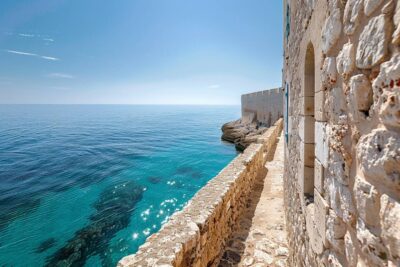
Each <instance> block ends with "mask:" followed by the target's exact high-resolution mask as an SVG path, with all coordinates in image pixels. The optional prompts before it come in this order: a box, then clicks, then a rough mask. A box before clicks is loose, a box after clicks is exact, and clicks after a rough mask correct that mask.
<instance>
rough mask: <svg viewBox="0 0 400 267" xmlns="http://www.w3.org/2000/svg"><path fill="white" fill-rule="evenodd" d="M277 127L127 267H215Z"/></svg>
mask: <svg viewBox="0 0 400 267" xmlns="http://www.w3.org/2000/svg"><path fill="white" fill-rule="evenodd" d="M282 124H283V122H282V119H280V120H279V121H277V122H276V123H275V124H274V125H273V126H272V127H271V128H270V129H268V131H267V132H265V133H264V134H263V135H262V137H260V138H259V140H257V143H254V144H251V145H250V146H249V147H248V148H247V149H246V150H245V151H244V152H243V153H242V154H240V155H238V156H237V157H236V158H235V159H234V160H232V161H231V162H230V163H229V164H228V165H227V166H226V167H225V168H224V169H223V170H222V171H221V172H220V173H219V174H218V175H217V176H216V177H214V178H213V179H212V180H210V181H209V182H208V183H207V185H205V186H204V187H203V188H202V189H201V190H200V191H199V192H198V193H197V194H196V195H195V196H194V197H193V198H192V199H191V200H190V201H189V202H188V204H187V205H186V206H185V207H184V209H183V210H182V211H179V212H176V213H175V214H174V215H173V216H171V218H170V219H169V221H168V222H167V223H166V224H164V225H163V227H162V228H161V229H160V231H159V232H157V233H155V234H153V235H151V236H150V237H149V238H148V239H147V240H146V243H145V244H143V245H142V246H141V247H140V248H139V250H138V252H137V253H136V254H134V255H130V256H127V257H124V258H123V259H122V260H121V261H120V262H119V263H118V266H119V267H128V266H137V267H140V266H142V267H145V266H153V267H154V266H164V267H167V266H175V267H179V266H182V267H183V266H216V265H218V263H219V260H220V257H221V253H222V252H223V251H224V248H225V244H226V241H227V240H228V238H229V237H230V235H231V234H232V233H233V232H234V230H235V229H236V227H237V226H238V221H239V217H240V216H241V214H242V212H243V211H244V209H245V207H246V205H247V201H248V199H249V196H250V194H251V192H252V189H253V188H254V185H255V184H256V181H257V179H262V178H263V177H264V176H265V173H266V169H265V162H266V160H267V158H268V157H270V156H271V153H272V150H273V149H272V148H273V147H274V145H275V144H276V142H277V138H278V136H279V134H280V132H281V130H282Z"/></svg>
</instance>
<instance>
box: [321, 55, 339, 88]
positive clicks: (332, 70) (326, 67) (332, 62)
mask: <svg viewBox="0 0 400 267" xmlns="http://www.w3.org/2000/svg"><path fill="white" fill-rule="evenodd" d="M336 80H337V70H336V58H335V57H327V58H325V60H324V64H323V66H322V76H321V81H322V84H323V85H324V86H325V87H326V88H329V87H331V86H332V85H334V84H335V83H336Z"/></svg>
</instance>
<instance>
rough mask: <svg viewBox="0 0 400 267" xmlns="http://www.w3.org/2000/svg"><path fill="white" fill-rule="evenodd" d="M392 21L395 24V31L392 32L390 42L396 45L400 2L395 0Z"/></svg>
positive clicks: (399, 20)
mask: <svg viewBox="0 0 400 267" xmlns="http://www.w3.org/2000/svg"><path fill="white" fill-rule="evenodd" d="M393 22H394V26H395V31H394V33H393V40H392V43H393V44H396V45H400V4H399V2H397V4H396V11H395V14H394V17H393Z"/></svg>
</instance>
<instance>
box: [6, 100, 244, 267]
mask: <svg viewBox="0 0 400 267" xmlns="http://www.w3.org/2000/svg"><path fill="white" fill-rule="evenodd" d="M239 113H240V107H233V106H231V107H217V106H209V107H206V106H83V105H82V106H80V105H71V106H67V105H66V106H64V105H60V106H58V105H49V106H47V105H4V106H1V105H0V266H44V265H48V266H54V265H57V264H60V263H68V264H69V265H75V266H82V265H85V266H99V265H103V266H113V265H115V264H116V263H117V261H118V260H119V259H120V258H121V257H123V256H125V255H128V254H130V253H134V252H135V251H136V250H137V248H138V246H140V245H141V244H142V243H143V242H144V241H145V239H146V237H147V236H148V235H150V234H152V233H153V232H156V231H157V230H158V229H159V228H160V226H161V225H162V224H163V223H164V222H165V221H166V220H167V219H168V217H169V216H171V214H173V213H174V212H175V211H176V210H179V209H181V208H182V207H183V206H184V205H185V203H186V202H187V201H188V200H189V199H190V198H191V197H192V196H193V195H194V194H195V193H196V192H197V191H198V190H199V189H200V188H201V187H202V186H204V185H205V184H206V183H207V181H208V180H210V179H211V178H212V177H213V176H215V175H216V174H217V173H218V172H219V171H220V170H221V169H222V168H223V167H224V166H225V165H226V164H227V163H228V162H229V161H230V160H232V159H233V158H234V157H235V156H236V152H235V149H234V147H233V146H232V145H229V144H226V143H223V142H221V141H220V135H221V132H220V127H221V125H222V124H223V123H225V122H227V121H230V120H233V119H236V118H238V117H239V116H240V114H239Z"/></svg>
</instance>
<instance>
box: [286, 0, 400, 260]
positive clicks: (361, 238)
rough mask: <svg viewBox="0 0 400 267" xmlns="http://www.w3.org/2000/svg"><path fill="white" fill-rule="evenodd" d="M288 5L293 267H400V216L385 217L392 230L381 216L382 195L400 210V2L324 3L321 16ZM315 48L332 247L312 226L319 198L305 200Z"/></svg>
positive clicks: (319, 182) (319, 179) (318, 179)
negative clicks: (308, 84) (303, 131)
mask: <svg viewBox="0 0 400 267" xmlns="http://www.w3.org/2000/svg"><path fill="white" fill-rule="evenodd" d="M286 3H288V4H290V8H291V10H292V11H293V12H292V13H291V20H290V25H291V29H290V35H291V39H290V43H289V44H288V46H286V47H284V50H285V65H284V72H283V73H284V77H283V79H284V80H285V81H287V82H289V81H290V84H291V92H292V97H291V98H290V107H289V108H290V121H291V125H290V126H289V132H290V133H292V135H291V138H290V139H289V142H288V143H287V147H286V149H287V150H286V152H287V156H286V162H285V164H286V165H285V201H286V203H287V207H286V211H285V212H286V222H287V225H288V227H287V229H288V237H289V257H288V266H334V265H338V266H340V265H343V266H351V267H363V266H391V267H392V266H400V262H399V259H400V257H398V256H396V257H395V256H393V254H396V253H397V252H394V253H393V252H392V251H395V250H393V248H395V247H396V246H397V242H398V239H399V238H398V237H397V234H398V232H400V230H398V232H394V230H393V229H395V228H397V229H398V228H399V226H398V225H397V224H396V223H397V221H399V219H398V217H396V216H397V215H396V216H394V215H388V214H397V213H396V212H394V211H393V210H392V209H395V208H391V211H390V212H387V213H385V214H386V215H385V216H384V217H386V216H387V218H392V219H389V221H387V222H385V223H384V222H383V221H382V220H383V219H382V218H383V217H382V216H380V214H384V212H383V207H382V205H383V204H382V203H383V202H382V201H383V200H382V199H381V196H383V195H386V196H387V197H389V198H391V199H392V202H391V203H394V204H395V206H393V207H397V205H398V203H399V200H400V188H399V186H400V170H399V168H400V161H399V159H400V156H399V154H400V150H399V149H400V148H399V146H400V139H399V137H398V136H399V135H400V127H399V122H400V113H399V111H400V108H399V103H400V96H399V94H400V56H399V52H400V48H399V45H400V29H399V27H400V26H399V24H400V2H399V1H397V0H333V1H331V0H329V1H316V3H315V8H314V10H313V13H312V14H311V15H310V14H309V13H308V12H309V11H308V9H307V11H306V9H305V8H304V7H303V6H304V2H302V1H286ZM335 12H337V13H335ZM364 12H365V13H366V14H364ZM335 15H336V17H338V18H340V17H341V16H342V17H343V19H341V23H342V25H340V24H341V23H340V24H339V22H335V20H334V19H333V18H334V17H335ZM305 21H306V22H307V27H306V28H303V27H301V26H300V25H303V24H304V22H305ZM335 23H336V24H337V25H340V27H336V28H335V29H333V28H332V29H330V30H329V31H328V30H327V29H329V27H327V25H333V24H335ZM393 27H394V29H393ZM341 28H342V30H340V29H341ZM328 32H329V33H328ZM337 32H338V35H336V33H337ZM327 33H328V34H327ZM321 36H322V37H323V38H321ZM310 43H312V44H313V48H314V56H315V62H316V68H315V86H316V90H315V95H314V97H315V99H314V102H315V104H314V110H315V113H314V117H315V119H316V121H319V122H323V123H324V124H325V125H326V129H328V130H329V131H327V132H328V137H329V138H328V140H329V142H328V148H327V149H326V151H328V152H329V156H328V160H327V162H326V164H325V163H324V162H320V161H319V160H320V158H321V155H320V154H321V153H320V152H319V151H321V150H320V149H318V148H319V147H322V146H323V145H322V144H323V143H324V137H325V135H324V133H323V131H318V129H320V128H321V127H320V125H319V126H318V124H317V125H316V126H315V134H314V140H315V151H316V160H315V163H314V187H315V190H316V191H318V192H319V193H320V195H321V196H322V197H323V198H324V199H325V200H326V202H327V203H328V205H329V209H331V210H332V211H333V212H334V214H336V216H337V217H333V216H332V217H331V216H329V217H328V220H327V221H326V225H325V227H326V235H325V239H326V240H327V241H328V242H327V245H326V244H325V245H324V244H323V242H321V241H323V237H322V236H320V235H319V233H318V231H317V230H316V229H317V227H316V224H315V223H316V221H317V219H316V218H314V220H312V217H313V216H314V217H317V216H316V215H315V214H314V215H312V214H311V211H310V210H309V208H310V206H312V205H315V201H316V195H315V194H314V202H312V200H313V199H312V198H311V197H310V196H307V198H306V199H307V201H304V199H303V198H301V197H302V196H303V192H302V188H301V187H299V185H298V181H299V180H298V179H299V177H300V176H301V175H302V173H300V171H299V168H298V166H299V165H300V164H301V163H302V162H303V161H302V158H301V157H302V156H301V155H300V153H302V152H304V149H303V150H302V149H301V139H303V140H304V138H300V136H299V129H300V128H301V127H299V125H300V124H301V122H300V116H299V114H300V111H301V110H302V108H304V107H305V101H302V100H301V99H299V95H300V94H301V93H300V92H303V91H304V88H303V86H304V79H305V77H307V79H308V78H310V75H313V73H307V76H305V73H304V68H303V67H302V66H304V64H305V61H304V60H305V53H306V51H307V52H308V53H309V47H310V46H309V44H310ZM393 44H394V45H393ZM351 45H352V46H353V48H351ZM350 48H351V49H350ZM350 50H353V51H351V52H349V51H350ZM354 54H355V55H354ZM385 61H387V62H385ZM332 65H335V66H336V68H332ZM354 65H355V66H354ZM338 73H339V75H338ZM371 84H372V88H371ZM371 96H372V97H371ZM321 132H322V133H321ZM300 151H301V152H300ZM310 168H312V167H311V166H310ZM308 172H309V173H312V170H308ZM321 187H322V189H321ZM308 190H309V189H308ZM302 200H303V201H302ZM309 203H311V204H309ZM385 203H386V202H385ZM307 204H308V205H307ZM304 205H306V206H305V207H304ZM385 205H387V206H388V207H389V206H390V205H388V204H385ZM390 207H392V206H390ZM314 210H315V209H314ZM388 210H389V209H388ZM313 222H314V224H313ZM335 222H337V224H335ZM394 222H396V223H394ZM384 225H387V232H386V233H385V234H384V230H383V227H384ZM312 227H314V229H315V231H314V232H312V230H311V229H310V228H312ZM337 228H339V229H340V230H338V229H337ZM344 229H345V231H346V234H345V235H344V236H343V233H344ZM311 232H312V233H311ZM389 237H390V238H392V239H390V238H389ZM321 250H323V252H322V253H321ZM396 255H397V254H396Z"/></svg>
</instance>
